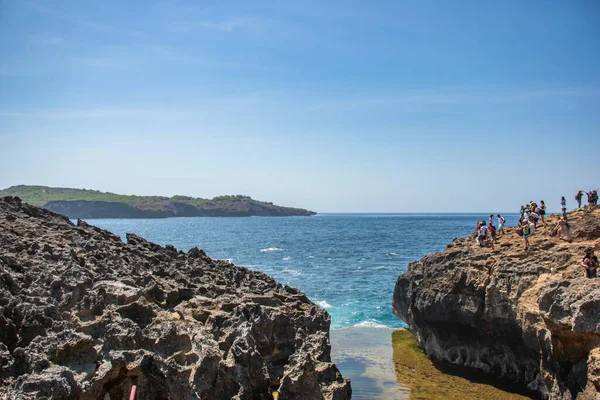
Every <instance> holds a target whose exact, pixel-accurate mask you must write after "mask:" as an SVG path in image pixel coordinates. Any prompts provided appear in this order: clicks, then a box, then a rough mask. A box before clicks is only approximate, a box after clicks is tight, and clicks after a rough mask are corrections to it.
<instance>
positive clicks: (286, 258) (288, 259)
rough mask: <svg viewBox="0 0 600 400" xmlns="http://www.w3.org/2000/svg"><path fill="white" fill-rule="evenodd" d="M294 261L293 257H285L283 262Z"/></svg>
mask: <svg viewBox="0 0 600 400" xmlns="http://www.w3.org/2000/svg"><path fill="white" fill-rule="evenodd" d="M291 259H292V257H290V256H288V257H283V258H282V259H281V260H282V261H290V260H291Z"/></svg>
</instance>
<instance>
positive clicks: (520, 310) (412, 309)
mask: <svg viewBox="0 0 600 400" xmlns="http://www.w3.org/2000/svg"><path fill="white" fill-rule="evenodd" d="M568 217H569V226H570V228H571V229H570V232H569V234H568V235H566V236H567V238H568V239H572V241H571V242H567V241H565V240H563V239H564V238H565V232H564V231H563V235H562V236H563V237H562V238H561V237H558V236H557V235H553V234H552V230H553V229H552V228H553V227H554V225H555V224H556V223H557V222H558V217H557V216H552V217H550V218H547V223H546V225H545V226H541V227H538V230H537V231H536V232H535V234H534V235H532V236H531V239H530V243H531V248H530V250H529V251H528V252H525V251H524V250H523V239H522V238H521V237H519V236H517V235H516V233H515V232H514V231H513V229H510V228H509V229H506V232H505V234H504V235H503V236H502V237H501V238H500V239H499V246H497V248H496V250H495V251H493V250H491V249H490V248H480V247H479V246H478V245H477V244H476V242H475V237H474V236H470V237H468V238H463V239H455V240H454V241H453V242H452V243H451V244H450V245H448V247H447V249H446V250H444V251H442V252H440V253H434V254H430V255H427V256H425V257H424V258H423V259H421V260H420V261H417V262H414V263H411V264H409V266H408V271H407V272H406V273H404V274H403V275H401V276H400V277H399V278H398V281H397V283H396V287H395V290H394V298H393V309H394V312H395V313H396V314H397V315H398V316H399V317H401V318H402V319H404V320H405V321H406V322H407V323H408V324H409V326H410V329H411V331H412V332H413V334H414V336H415V337H416V339H417V341H418V342H419V345H420V346H421V347H422V348H423V349H424V351H425V352H426V353H427V354H428V355H429V356H430V357H431V358H433V359H435V360H438V361H442V362H448V363H452V364H457V365H461V366H466V367H472V368H477V369H480V370H483V371H485V372H488V373H490V374H493V375H496V376H499V377H504V378H509V379H511V380H513V381H516V382H519V383H522V384H524V385H527V386H528V387H529V388H530V389H532V390H535V391H537V392H538V393H539V394H540V396H541V397H544V398H547V397H549V398H553V399H572V398H577V399H600V279H587V278H584V277H583V268H582V267H581V261H582V258H583V254H584V250H585V248H587V247H595V248H596V249H597V250H598V249H600V208H596V209H594V210H589V209H587V208H586V210H585V211H583V212H581V211H580V212H573V213H570V214H569V216H568Z"/></svg>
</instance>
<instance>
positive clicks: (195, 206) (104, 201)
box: [0, 185, 316, 218]
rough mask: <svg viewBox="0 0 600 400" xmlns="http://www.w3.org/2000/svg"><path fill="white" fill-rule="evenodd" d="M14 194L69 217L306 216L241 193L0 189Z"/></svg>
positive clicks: (48, 188)
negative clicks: (145, 193) (209, 196)
mask: <svg viewBox="0 0 600 400" xmlns="http://www.w3.org/2000/svg"><path fill="white" fill-rule="evenodd" d="M5 196H16V197H20V198H21V199H22V200H23V201H24V202H26V203H29V204H31V205H35V206H38V207H44V208H47V209H49V210H50V211H54V212H58V213H61V214H65V215H67V216H68V217H69V218H166V217H200V216H211V217H250V216H309V215H314V214H316V213H315V212H313V211H308V210H305V209H301V208H292V207H281V206H276V205H274V204H273V203H271V202H263V201H258V200H254V199H252V198H251V197H248V196H244V195H232V196H231V195H227V196H217V197H214V198H212V199H204V198H199V197H191V196H183V195H175V196H172V197H166V196H136V195H122V194H115V193H108V192H101V191H98V190H90V189H71V188H56V187H47V186H30V185H18V186H11V187H9V188H8V189H4V190H0V197H5Z"/></svg>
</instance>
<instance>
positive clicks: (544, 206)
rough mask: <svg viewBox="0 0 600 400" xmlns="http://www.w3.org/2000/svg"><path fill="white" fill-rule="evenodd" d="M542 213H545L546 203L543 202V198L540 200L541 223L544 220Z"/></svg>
mask: <svg viewBox="0 0 600 400" xmlns="http://www.w3.org/2000/svg"><path fill="white" fill-rule="evenodd" d="M544 215H546V203H544V200H540V217H542V224H543V223H544V222H545V221H544Z"/></svg>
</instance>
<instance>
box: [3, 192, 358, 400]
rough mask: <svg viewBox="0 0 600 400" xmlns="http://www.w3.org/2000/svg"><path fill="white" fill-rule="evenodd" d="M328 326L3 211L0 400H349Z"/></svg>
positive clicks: (74, 229) (147, 248) (165, 257)
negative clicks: (132, 397)
mask: <svg viewBox="0 0 600 400" xmlns="http://www.w3.org/2000/svg"><path fill="white" fill-rule="evenodd" d="M329 325H330V318H329V315H328V314H327V312H326V311H324V310H322V309H320V308H319V307H318V306H316V305H315V304H313V303H312V302H310V301H309V300H308V298H307V297H306V296H305V295H304V294H303V293H302V292H300V291H298V290H296V289H294V288H291V287H287V286H282V285H280V284H279V283H277V282H275V281H274V280H273V279H271V278H269V277H268V276H266V275H265V274H262V273H260V272H256V271H251V270H248V269H246V268H240V267H236V266H234V265H233V264H231V263H229V262H226V261H215V260H212V259H210V258H209V257H207V256H206V254H205V253H204V252H203V251H202V250H199V249H197V248H193V249H191V250H190V251H188V252H187V253H184V252H182V251H178V250H177V249H175V248H174V247H173V246H169V245H167V246H166V247H161V246H159V245H156V244H153V243H150V242H148V241H146V240H144V239H142V238H140V237H138V236H136V235H133V234H129V235H127V243H124V242H123V241H121V239H120V238H119V237H118V236H116V235H114V234H112V233H110V232H108V231H105V230H102V229H99V228H96V227H94V226H91V225H88V224H86V223H85V222H83V221H78V223H77V225H74V224H73V223H71V222H70V220H69V219H68V218H67V217H65V216H62V215H58V214H55V213H52V212H50V211H48V210H45V209H41V208H38V207H33V206H30V205H27V204H24V203H21V201H20V199H18V198H13V197H6V198H4V199H0V380H1V381H0V382H1V383H0V397H2V398H8V399H34V398H46V399H96V398H103V399H122V398H126V396H127V395H128V393H129V390H130V388H131V387H132V385H136V386H137V396H138V397H137V398H141V399H231V398H236V399H249V398H252V399H271V398H274V396H275V395H276V393H278V394H279V396H280V398H281V399H307V398H311V399H331V400H338V399H339V400H341V399H348V398H350V396H351V388H350V382H349V380H347V379H344V378H343V377H342V376H341V374H340V372H339V371H338V369H337V368H336V366H335V365H334V364H332V363H331V358H330V343H329Z"/></svg>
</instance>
